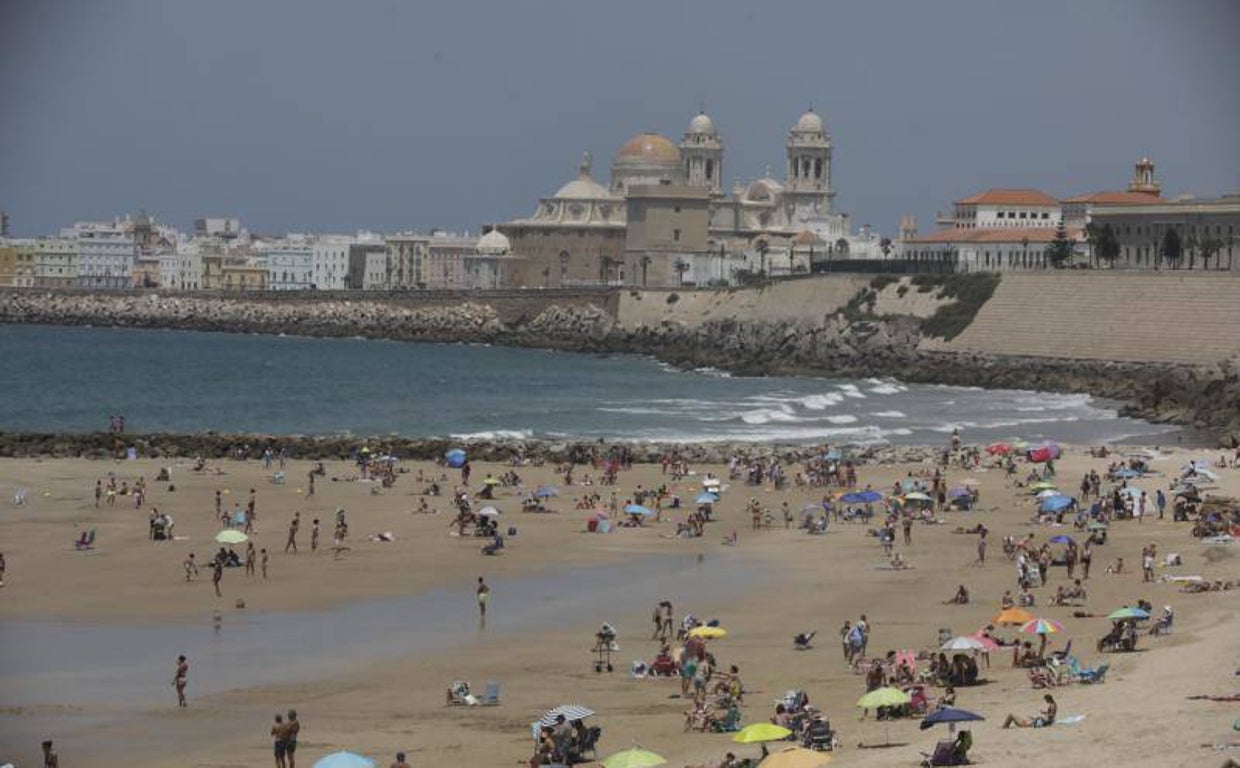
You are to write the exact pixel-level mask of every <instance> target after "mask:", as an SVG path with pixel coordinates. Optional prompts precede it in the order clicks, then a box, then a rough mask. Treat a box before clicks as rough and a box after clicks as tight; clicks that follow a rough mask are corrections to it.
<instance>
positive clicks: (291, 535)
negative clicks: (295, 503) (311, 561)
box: [284, 512, 301, 555]
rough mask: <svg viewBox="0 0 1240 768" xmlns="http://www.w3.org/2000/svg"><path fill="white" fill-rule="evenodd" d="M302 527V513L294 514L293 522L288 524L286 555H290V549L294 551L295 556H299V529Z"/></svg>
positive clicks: (285, 545)
mask: <svg viewBox="0 0 1240 768" xmlns="http://www.w3.org/2000/svg"><path fill="white" fill-rule="evenodd" d="M300 527H301V513H300V512H294V513H293V522H291V523H289V524H288V541H287V542H285V544H284V554H286V555H287V554H288V551H289V549H292V550H293V554H294V555H295V554H297V529H298V528H300Z"/></svg>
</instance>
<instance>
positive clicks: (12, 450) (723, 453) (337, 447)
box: [0, 432, 940, 464]
mask: <svg viewBox="0 0 1240 768" xmlns="http://www.w3.org/2000/svg"><path fill="white" fill-rule="evenodd" d="M361 443H365V444H366V446H367V447H368V448H370V450H371V452H372V454H374V455H380V456H382V455H393V456H399V457H400V458H402V459H414V460H423V461H434V460H438V459H440V458H442V457H443V455H444V454H445V453H446V452H447V451H448V450H449V449H451V448H464V449H465V450H466V452H467V453H468V454H469V457H470V459H472V460H474V461H495V462H507V461H510V460H511V459H512V458H513V457H522V458H525V459H532V460H542V461H547V462H556V463H560V462H569V461H573V462H577V463H579V464H580V463H586V462H588V461H590V460H591V459H592V458H593V457H594V456H595V455H596V454H597V453H599V452H604V453H605V452H606V451H608V450H610V449H613V448H622V449H626V450H627V451H628V452H629V455H631V456H632V458H633V461H634V462H636V463H638V464H653V463H657V462H659V461H660V459H661V458H662V457H663V455H664V454H665V453H667V452H669V451H672V450H675V451H679V452H680V454H681V455H682V456H684V457H685V458H686V459H688V460H689V461H691V462H694V463H698V464H723V463H726V462H727V461H728V459H729V458H731V457H732V456H736V455H740V456H748V457H759V456H761V457H777V458H779V459H780V460H782V461H784V462H801V461H804V460H806V459H809V458H813V457H815V456H818V455H819V454H820V453H821V448H820V447H811V446H806V445H776V444H767V443H762V444H754V443H739V442H728V443H725V442H719V443H702V444H693V445H673V444H670V443H625V442H619V443H606V444H600V443H597V442H569V441H562V442H557V441H550V440H467V441H460V440H451V441H450V440H443V439H419V438H400V437H370V438H361V437H337V436H331V437H307V436H297V435H295V436H288V435H255V434H221V433H215V432H203V433H198V434H151V435H135V434H124V435H115V434H112V433H109V432H91V433H74V434H57V433H32V432H22V433H6V432H0V458H25V457H52V458H87V459H111V458H119V457H123V456H124V455H125V452H126V450H127V449H128V448H131V447H132V448H133V449H134V450H135V451H136V452H137V454H138V455H139V456H141V457H144V458H156V459H158V458H167V459H172V458H181V459H186V458H198V457H201V458H204V459H217V460H220V459H231V460H242V459H245V460H257V459H259V458H261V457H262V453H263V450H264V449H265V448H267V447H271V448H273V449H275V450H278V449H280V448H283V449H284V450H285V451H287V453H288V455H289V457H290V458H294V459H310V460H324V461H328V460H332V461H345V460H350V459H352V458H353V456H354V451H356V450H357V448H358V445H359V444H361ZM939 450H940V449H936V448H931V447H924V446H866V447H857V448H855V449H854V450H853V451H851V452H850V454H849V455H850V457H851V458H853V459H854V460H856V461H859V462H864V463H871V464H873V463H878V464H890V463H905V462H922V461H930V460H933V459H934V458H936V457H937V456H938V451H939Z"/></svg>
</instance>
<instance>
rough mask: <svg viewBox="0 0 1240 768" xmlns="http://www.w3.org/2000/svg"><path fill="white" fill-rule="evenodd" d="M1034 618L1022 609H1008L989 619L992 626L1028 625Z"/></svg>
mask: <svg viewBox="0 0 1240 768" xmlns="http://www.w3.org/2000/svg"><path fill="white" fill-rule="evenodd" d="M1033 619H1034V616H1033V614H1032V613H1030V612H1029V611H1026V610H1025V609H1023V608H1008V609H1006V610H1003V611H1000V612H999V614H998V615H997V616H995V617H994V618H993V619H991V622H992V623H994V624H1028V623H1029V622H1031V621H1033Z"/></svg>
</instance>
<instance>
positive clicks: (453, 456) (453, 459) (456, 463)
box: [443, 448, 465, 468]
mask: <svg viewBox="0 0 1240 768" xmlns="http://www.w3.org/2000/svg"><path fill="white" fill-rule="evenodd" d="M443 457H444V459H446V460H447V462H448V466H449V467H456V468H460V467H463V466H465V451H462V450H461V449H460V448H453V449H452V450H450V451H448V452H447V453H445V454H444V455H443Z"/></svg>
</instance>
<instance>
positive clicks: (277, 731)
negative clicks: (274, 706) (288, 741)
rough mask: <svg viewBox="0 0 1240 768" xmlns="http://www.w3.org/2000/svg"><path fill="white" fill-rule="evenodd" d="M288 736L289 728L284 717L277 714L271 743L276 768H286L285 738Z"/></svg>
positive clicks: (272, 729)
mask: <svg viewBox="0 0 1240 768" xmlns="http://www.w3.org/2000/svg"><path fill="white" fill-rule="evenodd" d="M287 734H288V726H286V725H285V724H284V715H282V714H280V713H279V712H277V713H276V723H275V725H273V726H271V742H272V745H271V746H272V750H273V751H274V752H275V756H276V768H286V764H285V761H284V756H285V742H284V738H285V736H286V735H287Z"/></svg>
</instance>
